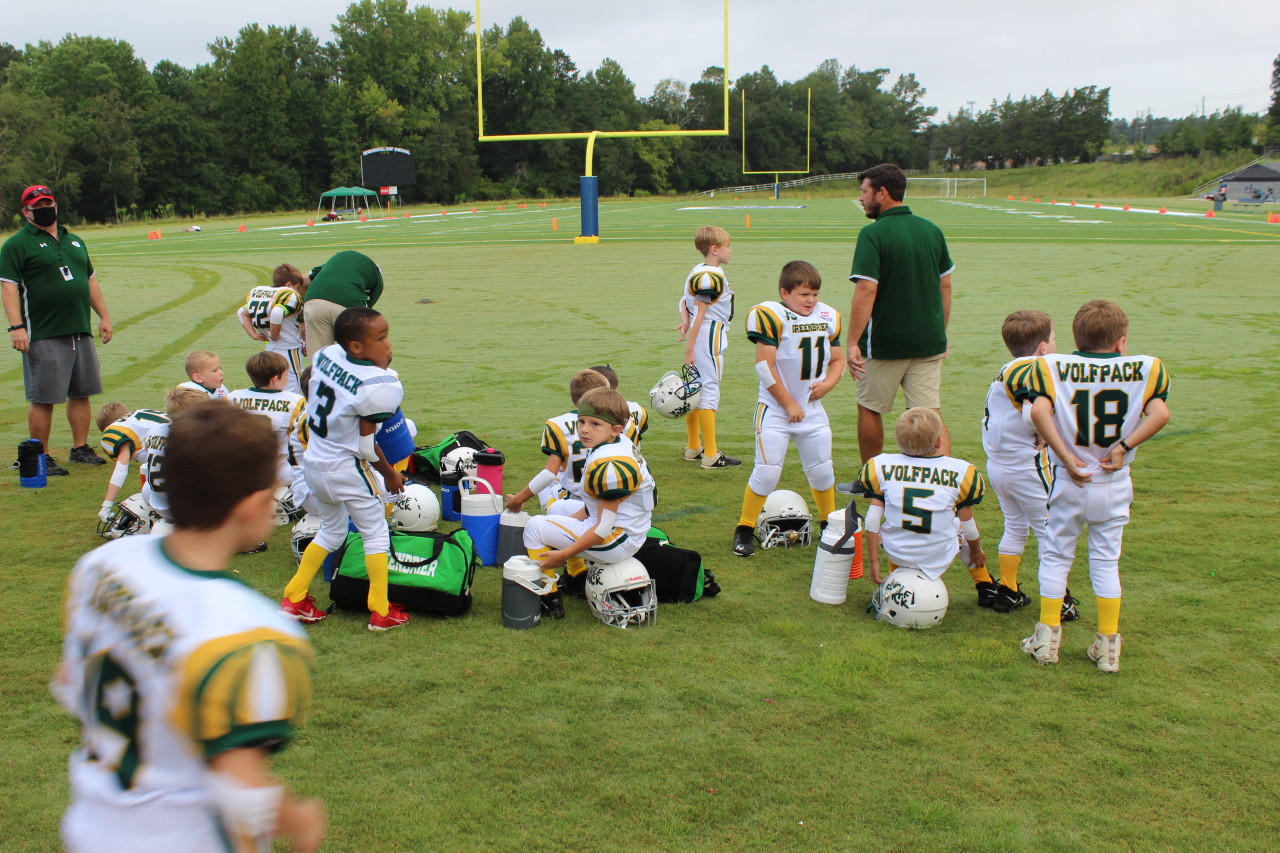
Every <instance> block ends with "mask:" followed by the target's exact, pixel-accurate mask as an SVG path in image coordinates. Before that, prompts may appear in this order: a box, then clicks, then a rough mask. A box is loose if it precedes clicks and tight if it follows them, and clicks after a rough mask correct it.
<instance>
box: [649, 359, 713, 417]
mask: <svg viewBox="0 0 1280 853" xmlns="http://www.w3.org/2000/svg"><path fill="white" fill-rule="evenodd" d="M701 396H702V377H701V376H699V375H698V368H696V367H694V366H693V365H692V364H686V365H684V366H683V367H681V368H680V372H679V373H676V372H675V371H674V370H668V371H667V372H666V373H664V374H662V378H661V379H659V380H658V384H657V385H654V386H653V387H652V388H650V389H649V400H650V402H652V403H653V408H654V409H655V410H656V411H657V412H658V414H660V415H662V416H663V417H664V418H683V417H684V416H685V415H687V414H689V413H690V412H692V411H693V410H694V409H696V408H697V407H698V398H699V397H701Z"/></svg>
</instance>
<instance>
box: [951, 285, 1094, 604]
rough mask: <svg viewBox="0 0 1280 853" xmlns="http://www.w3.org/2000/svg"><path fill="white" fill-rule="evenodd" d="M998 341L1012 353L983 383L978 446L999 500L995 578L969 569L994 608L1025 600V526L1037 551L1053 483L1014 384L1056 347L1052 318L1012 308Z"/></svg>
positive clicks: (1028, 600) (983, 570) (981, 597)
mask: <svg viewBox="0 0 1280 853" xmlns="http://www.w3.org/2000/svg"><path fill="white" fill-rule="evenodd" d="M1000 335H1001V337H1003V338H1004V344H1005V346H1006V347H1008V348H1009V352H1010V354H1011V355H1013V360H1012V361H1010V362H1008V363H1006V364H1005V365H1004V367H1002V368H1000V372H999V373H997V374H996V378H995V379H993V380H992V382H991V387H990V388H988V389H987V403H986V408H985V410H984V411H983V416H982V447H983V449H984V450H985V451H986V452H987V480H988V482H990V483H991V487H992V488H993V489H995V492H996V497H997V498H999V500H1000V512H1001V513H1002V514H1003V515H1004V535H1003V536H1001V537H1000V544H999V545H998V546H997V548H996V553H997V554H998V559H999V561H1000V579H999V581H996V580H994V579H993V578H992V577H991V574H990V573H989V572H988V571H987V568H986V566H976V567H974V568H972V569H969V574H970V576H972V577H973V581H974V584H975V585H976V586H977V589H978V605H979V606H980V607H990V608H991V609H992V610H994V611H996V612H997V613H1009V612H1010V611H1012V610H1014V609H1016V608H1018V607H1022V606H1024V605H1026V604H1030V603H1031V598H1030V597H1029V596H1028V595H1027V594H1026V593H1024V592H1023V591H1022V590H1021V588H1020V587H1019V585H1018V567H1019V566H1020V565H1021V563H1022V552H1023V550H1024V549H1025V548H1026V544H1027V531H1028V530H1030V531H1031V532H1032V533H1034V534H1035V537H1036V542H1037V543H1038V544H1039V547H1040V549H1041V550H1042V551H1043V549H1044V542H1045V519H1046V517H1047V515H1048V511H1047V510H1046V508H1045V503H1046V501H1047V499H1048V494H1049V489H1050V487H1051V486H1052V484H1053V481H1052V476H1053V475H1052V472H1051V469H1050V465H1049V457H1048V454H1047V453H1046V452H1045V450H1044V442H1043V441H1041V440H1040V438H1039V436H1037V435H1036V433H1035V430H1034V429H1033V428H1032V426H1031V407H1030V406H1029V405H1026V404H1024V401H1022V400H1018V399H1017V398H1016V392H1017V389H1018V387H1019V386H1020V385H1021V384H1022V382H1023V380H1024V378H1025V377H1026V373H1027V371H1029V370H1030V369H1031V367H1032V366H1033V365H1034V364H1035V360H1036V359H1037V358H1038V357H1040V356H1042V355H1045V354H1046V353H1054V352H1057V351H1058V350H1057V341H1056V340H1055V338H1054V333H1053V320H1052V318H1050V317H1049V315H1048V314H1046V313H1044V312H1043V311H1029V310H1028V311H1014V312H1013V313H1012V314H1010V315H1009V316H1008V317H1006V318H1005V320H1004V325H1003V326H1001V328H1000ZM1062 618H1063V619H1064V620H1071V619H1078V618H1080V614H1079V611H1078V610H1077V609H1076V602H1075V599H1074V598H1072V597H1071V593H1070V591H1068V592H1067V593H1066V595H1065V597H1064V599H1063V603H1062Z"/></svg>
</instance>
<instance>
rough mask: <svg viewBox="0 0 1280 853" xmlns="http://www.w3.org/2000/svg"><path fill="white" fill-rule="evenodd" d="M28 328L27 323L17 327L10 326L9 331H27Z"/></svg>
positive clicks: (19, 324)
mask: <svg viewBox="0 0 1280 853" xmlns="http://www.w3.org/2000/svg"><path fill="white" fill-rule="evenodd" d="M26 327H27V324H26V323H18V324H17V325H16V326H10V327H9V331H11V332H16V331H18V330H19V329H25V328H26Z"/></svg>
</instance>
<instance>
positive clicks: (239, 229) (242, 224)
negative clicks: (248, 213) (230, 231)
mask: <svg viewBox="0 0 1280 853" xmlns="http://www.w3.org/2000/svg"><path fill="white" fill-rule="evenodd" d="M236 230H237V231H239V232H240V233H241V234H243V233H244V223H243V222H241V223H240V227H239V228H237V229H236Z"/></svg>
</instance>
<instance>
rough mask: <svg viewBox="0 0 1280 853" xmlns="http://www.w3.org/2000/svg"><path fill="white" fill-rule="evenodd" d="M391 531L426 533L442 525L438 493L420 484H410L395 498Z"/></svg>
mask: <svg viewBox="0 0 1280 853" xmlns="http://www.w3.org/2000/svg"><path fill="white" fill-rule="evenodd" d="M394 497H395V498H396V502H395V504H394V505H393V507H392V509H391V529H392V530H406V531H411V532H414V533H426V532H427V531H428V530H435V529H436V527H437V526H438V525H439V524H440V499H439V498H437V497H436V493H435V492H433V491H431V489H429V488H427V487H426V486H423V485H420V484H418V483H409V484H408V485H406V486H405V487H404V491H403V492H401V493H400V494H398V495H395V496H394Z"/></svg>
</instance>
